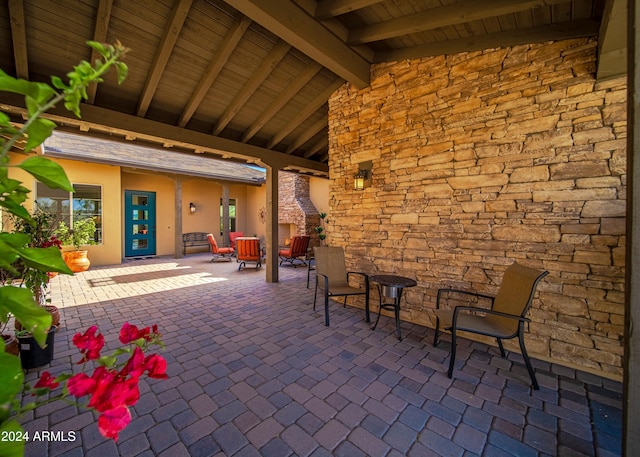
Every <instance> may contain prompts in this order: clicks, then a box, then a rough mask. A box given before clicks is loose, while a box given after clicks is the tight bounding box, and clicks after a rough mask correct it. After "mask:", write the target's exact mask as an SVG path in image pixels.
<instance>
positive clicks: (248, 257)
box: [236, 237, 262, 271]
mask: <svg viewBox="0 0 640 457" xmlns="http://www.w3.org/2000/svg"><path fill="white" fill-rule="evenodd" d="M236 246H237V247H238V250H237V251H236V262H239V263H240V265H239V266H238V271H240V270H242V269H243V268H244V267H246V266H247V264H246V262H255V263H256V270H257V269H258V268H260V267H262V250H261V249H260V239H259V238H249V237H247V238H244V237H239V238H236Z"/></svg>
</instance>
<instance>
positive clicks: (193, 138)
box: [0, 0, 626, 175]
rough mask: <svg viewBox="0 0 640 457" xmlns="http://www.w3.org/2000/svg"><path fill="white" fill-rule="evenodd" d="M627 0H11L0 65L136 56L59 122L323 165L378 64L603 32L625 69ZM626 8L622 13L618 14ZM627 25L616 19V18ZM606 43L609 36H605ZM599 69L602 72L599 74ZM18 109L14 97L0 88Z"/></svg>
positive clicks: (44, 72) (28, 74) (224, 152)
mask: <svg viewBox="0 0 640 457" xmlns="http://www.w3.org/2000/svg"><path fill="white" fill-rule="evenodd" d="M625 5H626V3H625V0H465V1H460V0H317V1H316V0H225V1H223V0H8V1H3V2H0V68H2V69H3V70H4V71H5V72H7V73H9V74H11V75H16V76H19V77H22V78H26V79H29V80H34V81H48V80H49V75H54V74H55V75H63V74H65V73H66V72H67V71H69V70H70V68H71V67H72V66H73V65H75V64H77V63H78V62H79V61H80V60H82V59H85V60H89V59H92V55H91V53H90V49H89V48H88V47H87V46H86V44H85V42H86V41H87V40H98V41H106V42H113V41H115V40H116V39H118V40H120V41H121V42H123V44H125V45H126V46H127V47H129V48H131V49H132V51H131V53H130V54H129V55H128V56H127V59H126V62H127V64H128V65H129V69H130V70H129V77H128V78H127V80H126V81H125V83H124V84H123V85H122V86H118V85H117V84H116V82H115V78H113V77H111V78H108V79H107V81H105V82H104V83H103V84H101V85H100V86H98V87H97V90H95V88H94V90H92V91H91V92H90V94H89V100H88V101H87V103H86V104H85V105H84V107H83V110H82V112H83V118H82V120H74V119H72V118H71V117H69V115H68V114H67V113H66V112H64V111H62V110H61V111H56V112H54V119H56V120H57V121H58V122H59V124H61V127H62V128H65V129H75V130H76V131H81V132H85V133H89V134H91V132H99V133H101V134H104V133H108V134H110V135H112V136H113V137H114V138H117V139H126V140H130V141H138V142H145V143H148V144H150V145H154V146H160V147H165V148H175V150H181V151H185V150H186V151H192V152H195V153H205V154H211V155H213V156H215V157H222V158H228V159H232V160H242V161H248V162H255V163H261V164H269V165H274V166H277V167H278V168H285V169H287V168H288V169H292V170H298V171H304V172H311V173H316V174H320V175H322V174H326V172H327V165H326V162H327V155H328V136H327V100H328V98H329V96H330V94H331V93H332V92H333V91H335V90H336V89H337V88H338V87H340V86H341V85H342V84H344V82H345V81H348V82H350V83H351V84H353V85H354V86H355V87H356V88H364V87H366V86H367V85H368V84H369V73H370V66H371V64H373V63H376V62H382V61H392V60H398V59H407V58H416V57H422V56H430V55H439V54H451V53H455V52H460V51H470V50H480V49H486V48H490V47H498V46H508V45H513V44H519V43H530V42H541V41H547V40H556V39H564V38H571V37H578V36H597V35H599V34H600V35H601V36H602V37H604V36H606V37H607V39H608V40H607V42H608V43H612V44H610V45H609V48H611V49H609V48H607V46H605V44H603V43H602V42H601V43H600V47H601V51H600V52H601V54H602V55H603V56H604V55H610V56H613V58H612V59H610V60H611V63H610V64H609V65H608V67H607V68H609V69H608V70H602V71H603V73H602V74H603V75H605V76H613V75H615V74H616V73H620V71H622V72H624V68H623V69H622V70H619V69H611V68H612V67H615V65H619V60H620V59H619V57H620V53H621V52H623V51H621V50H620V48H621V47H624V46H625V45H626V40H625V39H624V38H623V39H622V41H621V43H622V44H620V30H619V29H622V30H624V29H625V27H626V24H625V18H626V9H625ZM620 15H622V17H619V16H620ZM620 24H622V25H620ZM602 41H604V40H603V39H602ZM600 71H601V70H600V69H599V72H600ZM0 106H1V107H2V109H3V110H10V111H11V112H13V113H15V114H17V115H19V114H21V113H22V109H21V106H22V103H21V100H19V99H17V98H16V97H13V96H11V95H10V94H7V93H0Z"/></svg>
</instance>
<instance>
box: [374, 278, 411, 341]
mask: <svg viewBox="0 0 640 457" xmlns="http://www.w3.org/2000/svg"><path fill="white" fill-rule="evenodd" d="M369 281H371V282H374V283H376V285H377V286H378V293H379V295H380V308H378V318H377V319H376V323H375V325H374V326H373V328H372V329H371V330H375V329H376V327H377V326H378V321H379V320H380V313H381V312H382V309H383V308H384V309H392V310H393V312H394V314H395V317H396V333H397V334H398V340H400V341H402V333H401V332H400V299H401V298H402V291H403V290H404V289H405V288H407V287H414V286H416V285H417V284H418V283H417V282H416V281H415V280H414V279H411V278H405V277H404V276H396V275H374V276H371V277H369ZM382 297H385V298H392V299H393V303H383V302H382Z"/></svg>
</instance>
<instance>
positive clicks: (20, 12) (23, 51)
mask: <svg viewBox="0 0 640 457" xmlns="http://www.w3.org/2000/svg"><path fill="white" fill-rule="evenodd" d="M8 6H9V23H10V26H11V40H12V42H13V56H14V61H15V65H16V77H18V78H22V79H29V59H28V55H27V27H26V24H25V20H24V4H23V3H22V0H9V3H8Z"/></svg>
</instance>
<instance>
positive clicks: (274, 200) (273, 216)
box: [266, 165, 278, 282]
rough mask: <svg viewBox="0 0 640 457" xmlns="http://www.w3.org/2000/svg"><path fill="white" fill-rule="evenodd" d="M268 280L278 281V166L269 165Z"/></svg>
mask: <svg viewBox="0 0 640 457" xmlns="http://www.w3.org/2000/svg"><path fill="white" fill-rule="evenodd" d="M266 168H267V260H266V264H267V282H278V167H277V166H274V165H267V167H266Z"/></svg>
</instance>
